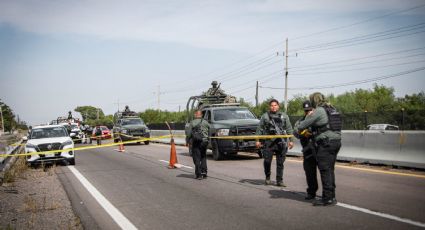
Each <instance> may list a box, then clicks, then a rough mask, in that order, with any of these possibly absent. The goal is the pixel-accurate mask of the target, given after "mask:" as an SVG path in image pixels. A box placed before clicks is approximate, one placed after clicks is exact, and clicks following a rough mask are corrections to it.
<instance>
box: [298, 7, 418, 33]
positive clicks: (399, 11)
mask: <svg viewBox="0 0 425 230" xmlns="http://www.w3.org/2000/svg"><path fill="white" fill-rule="evenodd" d="M424 6H425V4H421V5H418V6H414V7H411V8H407V9H403V10H398V11H394V12H391V13H388V14H384V15H380V16H376V17H371V18H368V19H365V20H361V21H358V22H354V23H351V24H348V25H344V26H338V27H334V28H331V29H327V30H322V31H319V32H314V33H310V34H306V35H302V36H298V37H295V38H291V40H292V41H293V40H298V39H302V38H307V37H311V36H315V35H319V34H324V33H328V32H332V31H336V30H341V29H346V28H349V27H353V26H356V25H360V24H363V23H367V22H371V21H375V20H378V19H381V18H385V17H388V16H391V15H395V14H399V13H404V12H408V11H411V10H415V9H419V8H422V7H424Z"/></svg>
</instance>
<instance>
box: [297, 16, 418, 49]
mask: <svg viewBox="0 0 425 230" xmlns="http://www.w3.org/2000/svg"><path fill="white" fill-rule="evenodd" d="M424 26H425V22H422V23H418V24H414V25H409V26H402V27H399V28H395V29H391V30H386V31H381V32H378V33H372V34H366V35H362V36H356V37H352V38H348V39H342V40H337V41H334V42H326V43H319V44H316V45H310V46H305V47H302V48H298V49H293V50H291V52H296V51H302V50H310V49H318V48H323V47H326V46H335V45H342V44H344V43H353V42H359V41H364V40H368V39H373V38H379V37H383V36H388V35H392V34H399V33H404V32H409V31H412V30H418V29H422V28H423V27H424Z"/></svg>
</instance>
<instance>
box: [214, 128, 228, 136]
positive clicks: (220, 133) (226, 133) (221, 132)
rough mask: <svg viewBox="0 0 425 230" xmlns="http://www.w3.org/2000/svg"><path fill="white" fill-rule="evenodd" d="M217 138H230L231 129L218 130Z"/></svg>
mask: <svg viewBox="0 0 425 230" xmlns="http://www.w3.org/2000/svg"><path fill="white" fill-rule="evenodd" d="M217 136H229V129H219V130H217Z"/></svg>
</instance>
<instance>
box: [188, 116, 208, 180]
mask: <svg viewBox="0 0 425 230" xmlns="http://www.w3.org/2000/svg"><path fill="white" fill-rule="evenodd" d="M198 128H199V129H198ZM209 128H210V125H209V123H208V122H207V121H206V120H204V119H202V112H201V111H200V110H197V111H195V119H193V121H192V122H191V123H190V125H189V130H188V133H187V137H186V138H188V140H189V143H190V148H191V150H192V158H193V163H194V164H195V178H196V179H198V180H202V179H207V171H208V168H207V146H208V132H209ZM198 130H199V131H200V132H201V135H202V141H195V140H194V139H195V138H194V135H195V134H194V133H193V132H196V131H198Z"/></svg>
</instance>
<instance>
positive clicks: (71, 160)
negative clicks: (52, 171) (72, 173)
mask: <svg viewBox="0 0 425 230" xmlns="http://www.w3.org/2000/svg"><path fill="white" fill-rule="evenodd" d="M68 162H69V165H75V157H74V158H72V159H70V160H69V161H68Z"/></svg>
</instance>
